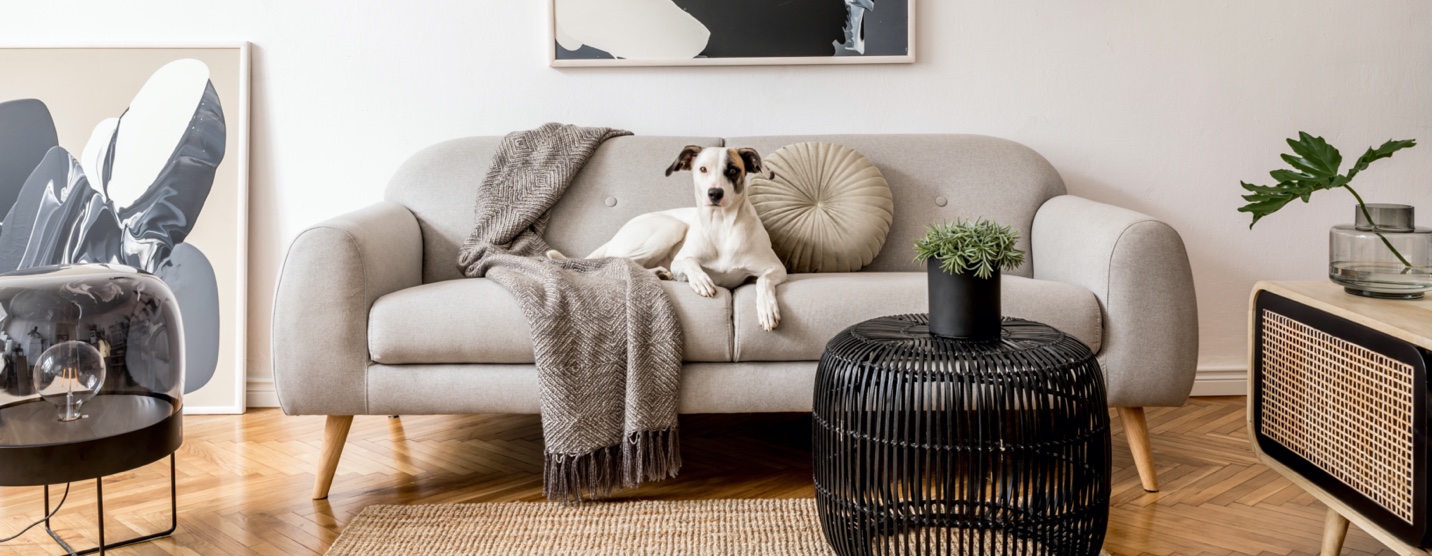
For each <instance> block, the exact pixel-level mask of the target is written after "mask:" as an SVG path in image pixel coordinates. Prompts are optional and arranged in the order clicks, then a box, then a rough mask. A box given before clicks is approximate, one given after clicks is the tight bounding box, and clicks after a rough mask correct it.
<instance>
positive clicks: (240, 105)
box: [0, 45, 248, 413]
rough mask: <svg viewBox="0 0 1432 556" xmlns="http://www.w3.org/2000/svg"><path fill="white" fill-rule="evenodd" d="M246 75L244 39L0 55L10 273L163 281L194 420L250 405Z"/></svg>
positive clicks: (1, 184)
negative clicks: (102, 268)
mask: <svg viewBox="0 0 1432 556" xmlns="http://www.w3.org/2000/svg"><path fill="white" fill-rule="evenodd" d="M247 66H248V64H247V48H246V46H245V45H234V46H233V47H214V48H209V47H205V48H194V49H186V48H167V47H166V48H89V47H85V48H0V75H4V76H5V77H4V79H0V214H3V220H0V273H3V272H10V271H15V270H23V269H28V268H33V267H37V266H46V265H62V264H115V265H125V266H130V267H134V268H136V269H139V270H142V271H144V272H148V273H151V274H154V275H155V276H158V277H159V278H161V279H162V280H164V282H165V284H166V285H168V286H169V288H170V289H172V290H173V291H174V294H175V297H176V299H177V300H178V303H179V309H180V313H181V318H182V321H183V328H184V354H185V377H184V380H185V387H184V390H185V394H186V396H185V405H186V411H189V412H191V413H199V412H203V413H230V412H235V413H236V412H242V410H243V406H244V399H243V395H244V381H243V375H244V365H243V364H242V361H243V349H244V346H243V336H244V318H243V315H244V292H243V284H244V279H245V276H244V274H245V272H246V264H245V260H244V259H245V253H244V252H243V251H244V245H245V241H244V239H245V238H244V236H245V235H246V232H247V226H246V220H247V215H246V214H245V212H246V207H247V199H246V198H247V186H246V184H245V183H244V182H245V181H246V178H245V176H246V175H247V172H246V168H245V167H246V165H247V156H246V149H244V148H243V147H244V145H246V144H247V132H246V127H247V121H246V118H247V106H246V103H247V100H248V99H247V90H246V88H247V76H246V73H247ZM116 332H117V331H116ZM15 340H16V341H19V342H22V345H23V342H27V341H33V340H34V339H28V338H19V339H15ZM42 340H48V341H54V339H53V338H51V339H42Z"/></svg>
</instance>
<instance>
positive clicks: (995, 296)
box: [925, 259, 1000, 340]
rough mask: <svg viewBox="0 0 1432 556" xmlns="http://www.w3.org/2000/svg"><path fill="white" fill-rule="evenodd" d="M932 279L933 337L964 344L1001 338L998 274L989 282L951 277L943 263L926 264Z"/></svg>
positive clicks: (968, 274) (971, 275)
mask: <svg viewBox="0 0 1432 556" xmlns="http://www.w3.org/2000/svg"><path fill="white" fill-rule="evenodd" d="M925 268H926V271H927V272H928V274H929V276H930V333H931V334H934V335H936V336H944V337H946V338H959V339H962V340H994V339H996V338H999V324H1000V311H999V271H998V270H995V271H994V274H991V275H990V277H989V278H976V277H975V275H974V273H972V272H966V273H963V274H950V273H948V272H945V271H944V270H942V269H940V261H939V260H937V259H930V260H929V261H927V262H926V263H925Z"/></svg>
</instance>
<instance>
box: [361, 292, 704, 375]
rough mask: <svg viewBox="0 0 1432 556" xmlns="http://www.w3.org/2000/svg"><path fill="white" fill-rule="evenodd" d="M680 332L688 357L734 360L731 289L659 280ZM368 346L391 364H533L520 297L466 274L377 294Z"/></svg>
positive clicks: (376, 356)
mask: <svg viewBox="0 0 1432 556" xmlns="http://www.w3.org/2000/svg"><path fill="white" fill-rule="evenodd" d="M662 284H663V285H664V286H665V287H666V292H667V295H669V296H670V297H671V301H672V303H673V304H674V305H675V306H676V316H677V318H678V319H679V320H680V321H681V328H682V330H683V331H684V333H685V342H684V347H685V356H684V359H685V360H686V361H691V362H724V361H731V354H732V347H731V346H732V341H731V322H732V319H731V292H729V291H727V290H725V289H722V288H717V293H716V297H711V298H707V297H701V296H699V295H696V292H693V291H691V286H690V285H688V284H686V283H685V282H662ZM368 350H369V354H370V356H371V357H372V358H373V360H374V361H376V362H378V363H383V364H388V365H404V364H438V363H532V362H533V357H532V333H531V329H530V328H529V327H528V326H527V319H526V318H525V317H523V316H522V311H521V309H520V308H519V307H518V306H517V299H516V298H514V297H512V294H510V293H508V292H507V289H506V288H503V287H502V286H501V285H499V284H498V283H497V282H493V281H492V280H489V279H486V278H466V279H461V280H447V281H443V282H435V283H431V284H424V285H421V286H416V287H412V288H408V289H404V290H398V291H396V292H393V293H390V294H388V295H385V296H383V297H380V298H378V300H377V301H375V302H374V303H373V308H372V310H371V311H370V313H369V316H368Z"/></svg>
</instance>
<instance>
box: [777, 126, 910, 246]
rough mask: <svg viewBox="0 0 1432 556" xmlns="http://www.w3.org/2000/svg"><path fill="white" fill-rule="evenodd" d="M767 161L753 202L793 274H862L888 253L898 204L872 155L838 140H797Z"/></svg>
mask: <svg viewBox="0 0 1432 556" xmlns="http://www.w3.org/2000/svg"><path fill="white" fill-rule="evenodd" d="M764 162H765V165H766V170H767V171H766V172H762V174H765V175H762V176H759V177H755V178H752V180H751V184H750V189H751V191H750V199H751V204H752V205H754V206H755V207H756V214H758V215H760V217H761V223H763V224H765V226H766V231H767V232H769V233H770V235H771V247H773V248H775V251H776V255H777V256H779V257H780V258H781V260H782V261H784V262H785V263H786V269H787V270H789V271H790V272H793V273H794V272H854V271H856V270H860V269H861V268H862V267H864V266H865V265H867V264H870V261H871V260H873V259H874V258H875V256H876V255H878V254H880V248H881V247H882V246H884V245H885V236H886V235H887V234H889V233H890V222H891V220H892V219H893V218H894V214H895V203H894V201H893V199H892V198H891V196H890V185H889V184H887V183H885V176H883V175H881V174H880V169H879V168H876V167H875V165H874V164H871V163H870V161H869V160H866V158H865V156H864V155H862V154H860V153H858V152H856V151H855V149H851V148H849V147H846V146H844V145H837V144H835V143H796V144H794V145H787V146H785V147H781V148H780V149H779V150H777V151H776V152H773V153H771V154H770V155H769V156H766V157H765V159H764ZM772 172H774V174H775V177H774V178H773V179H772V178H768V177H767V176H769V175H770V174H771V173H772Z"/></svg>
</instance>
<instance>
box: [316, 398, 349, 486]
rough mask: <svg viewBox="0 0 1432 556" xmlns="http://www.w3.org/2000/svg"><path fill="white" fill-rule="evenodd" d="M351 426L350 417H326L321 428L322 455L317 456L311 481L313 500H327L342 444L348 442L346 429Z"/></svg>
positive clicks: (341, 453) (336, 469)
mask: <svg viewBox="0 0 1432 556" xmlns="http://www.w3.org/2000/svg"><path fill="white" fill-rule="evenodd" d="M352 426H353V416H352V415H329V416H328V422H327V423H326V424H325V425H324V426H323V453H322V454H320V455H319V456H318V474H317V476H316V477H314V481H313V499H314V500H322V499H324V498H328V489H329V487H332V486H333V474H334V473H335V472H337V471H338V458H341V457H343V443H344V442H345V441H347V440H348V429H349V428H350V427H352Z"/></svg>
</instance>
